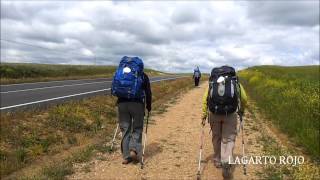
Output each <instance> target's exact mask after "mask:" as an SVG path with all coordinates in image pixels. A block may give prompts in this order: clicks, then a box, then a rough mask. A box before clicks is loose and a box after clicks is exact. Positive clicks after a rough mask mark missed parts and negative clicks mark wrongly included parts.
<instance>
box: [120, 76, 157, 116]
mask: <svg viewBox="0 0 320 180" xmlns="http://www.w3.org/2000/svg"><path fill="white" fill-rule="evenodd" d="M142 89H143V91H144V93H145V97H144V99H128V98H118V103H122V102H141V103H145V104H146V108H147V110H148V111H150V110H151V101H152V92H151V87H150V80H149V77H148V75H147V74H145V73H143V83H142Z"/></svg>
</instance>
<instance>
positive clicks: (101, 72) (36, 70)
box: [0, 63, 163, 84]
mask: <svg viewBox="0 0 320 180" xmlns="http://www.w3.org/2000/svg"><path fill="white" fill-rule="evenodd" d="M115 69H116V67H115V66H92V65H91V66H89V65H53V64H15V63H1V65H0V77H1V79H0V81H1V84H10V83H22V82H36V81H50V80H65V79H83V78H99V77H104V78H105V77H112V75H113V73H114V71H115ZM145 72H147V73H148V74H149V75H151V76H155V75H162V74H163V73H161V72H159V71H155V70H150V69H145Z"/></svg>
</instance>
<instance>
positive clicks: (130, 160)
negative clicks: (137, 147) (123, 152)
mask: <svg viewBox="0 0 320 180" xmlns="http://www.w3.org/2000/svg"><path fill="white" fill-rule="evenodd" d="M131 162H132V159H131V158H127V159H125V160H123V161H122V164H129V163H131Z"/></svg>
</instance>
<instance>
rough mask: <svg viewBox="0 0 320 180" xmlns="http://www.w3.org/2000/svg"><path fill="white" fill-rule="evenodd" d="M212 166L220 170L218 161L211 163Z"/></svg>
mask: <svg viewBox="0 0 320 180" xmlns="http://www.w3.org/2000/svg"><path fill="white" fill-rule="evenodd" d="M213 165H214V166H215V167H216V168H221V162H220V161H213Z"/></svg>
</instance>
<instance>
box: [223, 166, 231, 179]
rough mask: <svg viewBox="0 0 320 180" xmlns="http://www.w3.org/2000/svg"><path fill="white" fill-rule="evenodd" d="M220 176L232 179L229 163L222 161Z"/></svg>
mask: <svg viewBox="0 0 320 180" xmlns="http://www.w3.org/2000/svg"><path fill="white" fill-rule="evenodd" d="M222 176H223V179H228V180H229V179H232V169H231V164H228V163H222Z"/></svg>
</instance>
